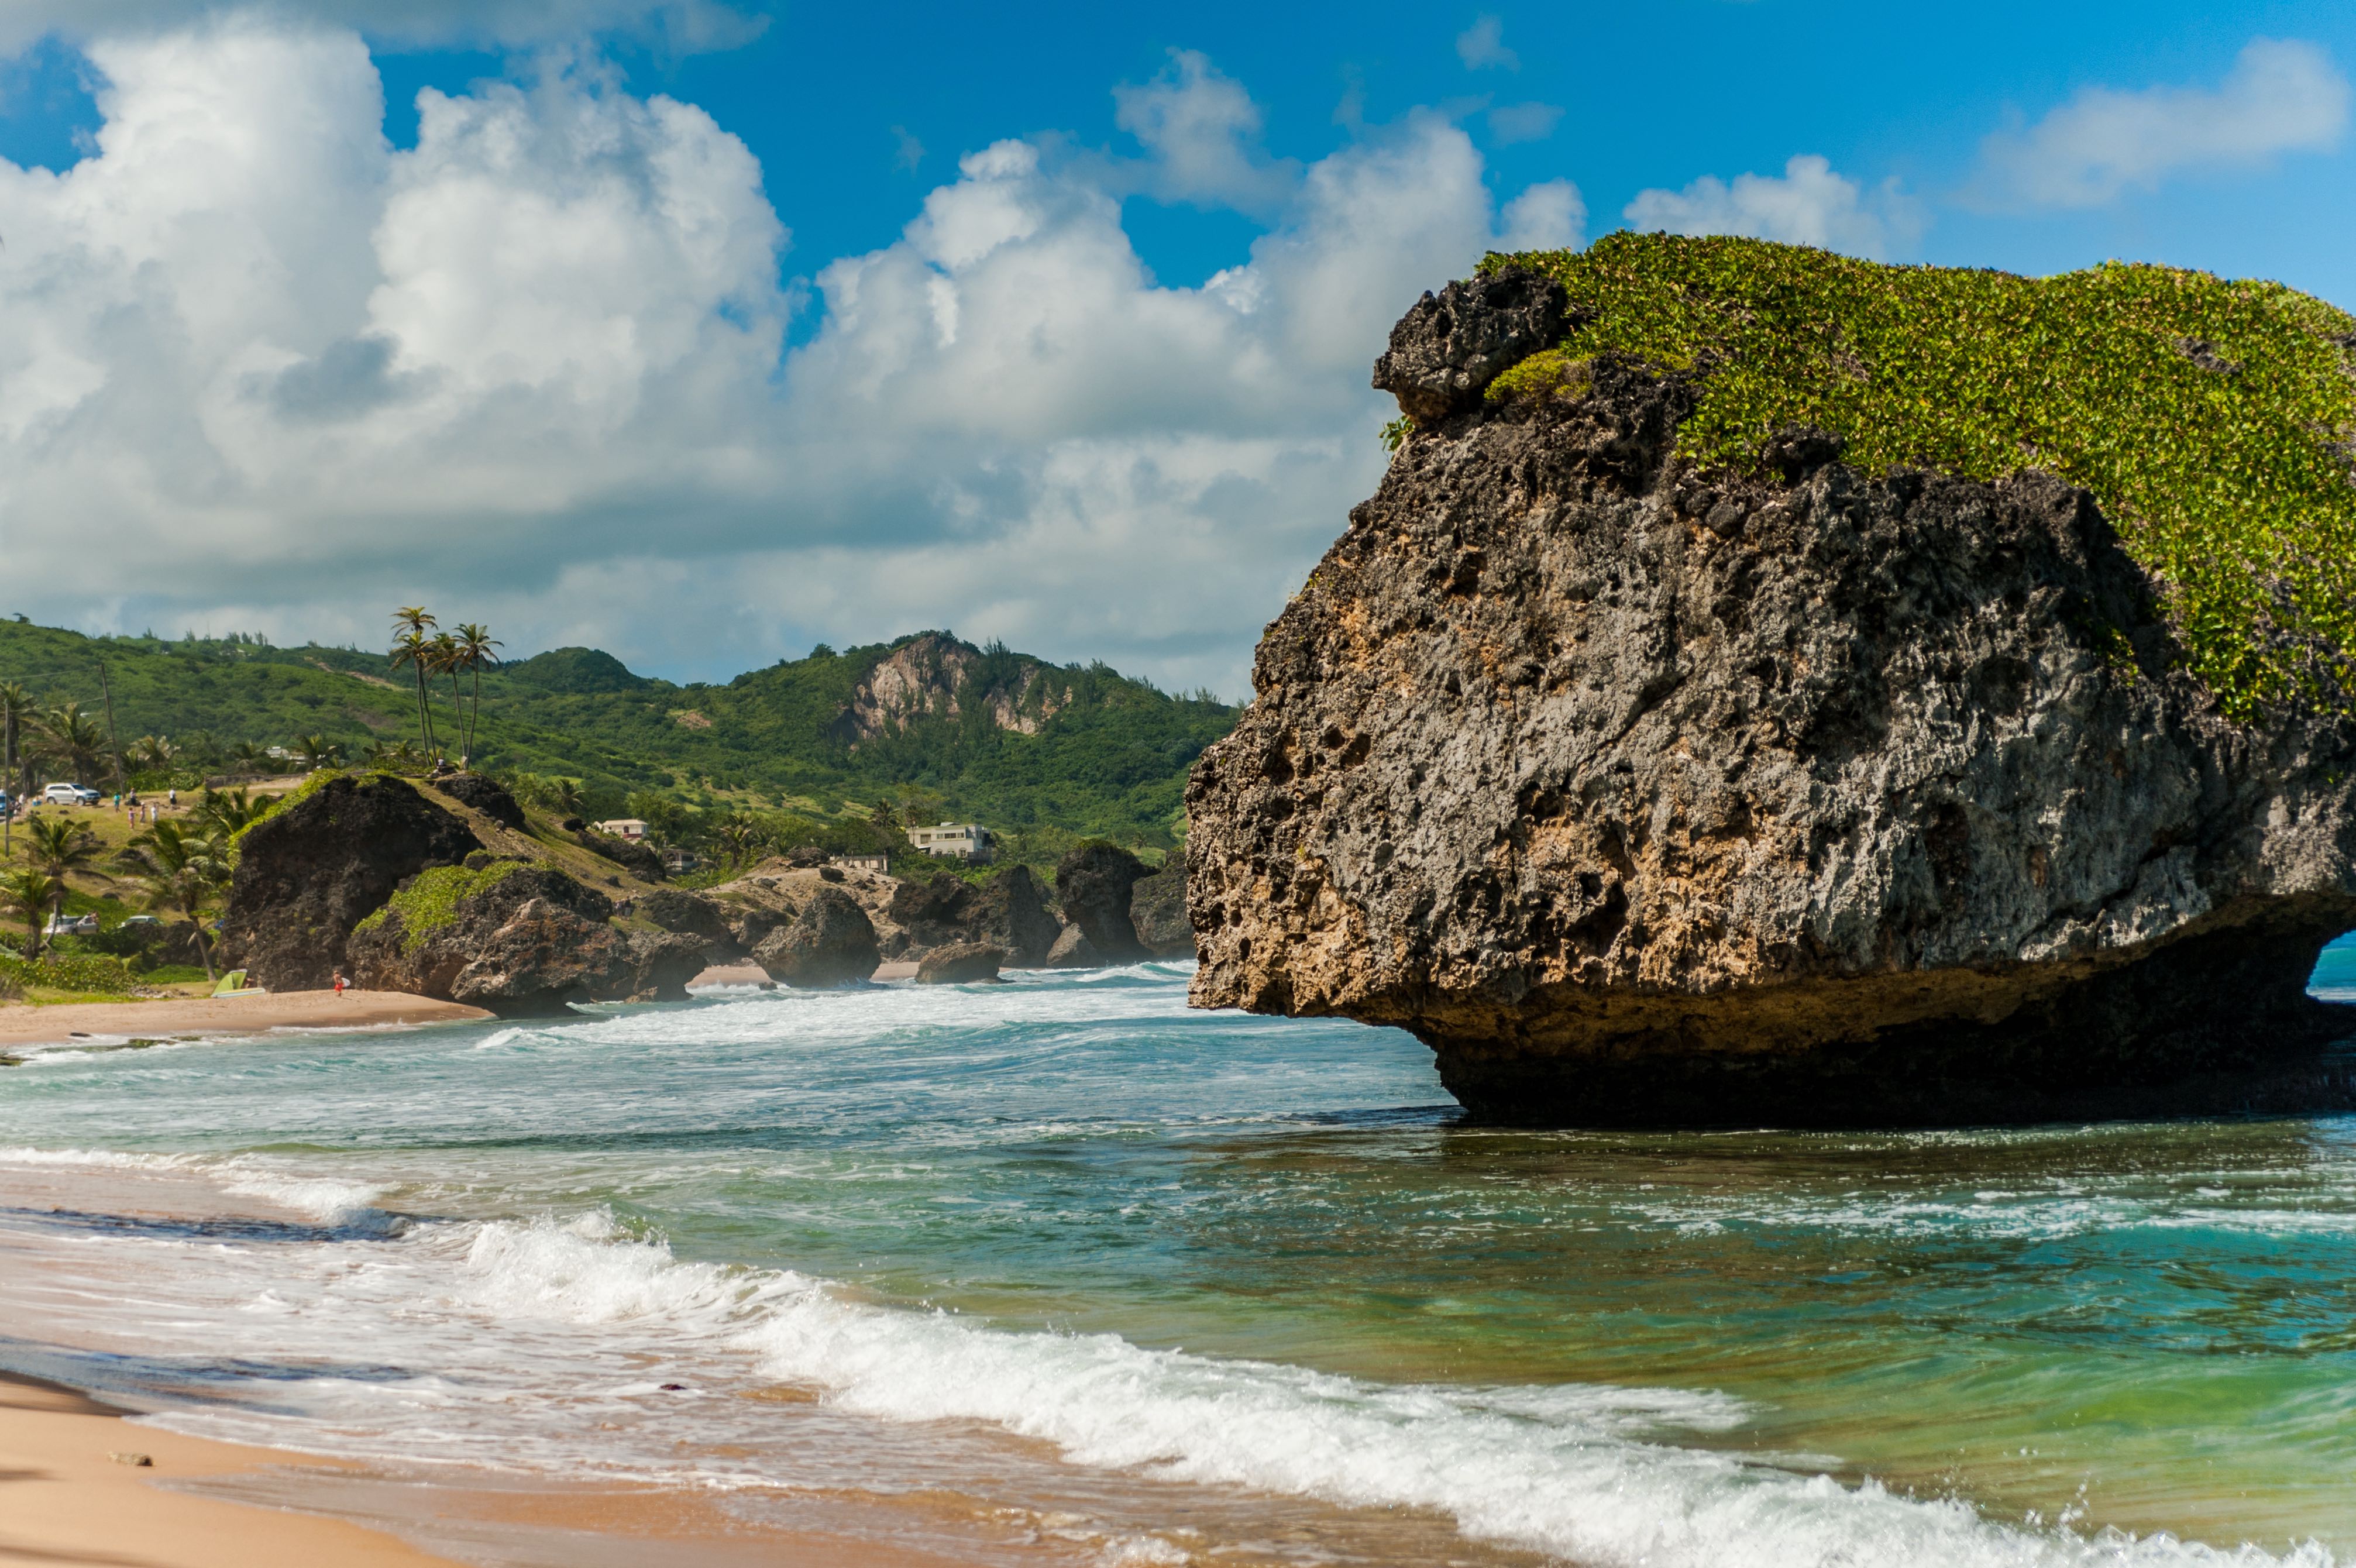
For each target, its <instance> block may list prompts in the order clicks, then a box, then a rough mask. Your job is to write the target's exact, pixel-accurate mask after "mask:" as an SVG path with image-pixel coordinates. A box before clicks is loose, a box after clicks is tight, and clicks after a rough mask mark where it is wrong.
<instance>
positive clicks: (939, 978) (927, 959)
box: [916, 942, 1006, 985]
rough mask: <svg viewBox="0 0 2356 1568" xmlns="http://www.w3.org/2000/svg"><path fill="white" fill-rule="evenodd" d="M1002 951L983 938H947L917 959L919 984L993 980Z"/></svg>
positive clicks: (969, 983)
mask: <svg viewBox="0 0 2356 1568" xmlns="http://www.w3.org/2000/svg"><path fill="white" fill-rule="evenodd" d="M1005 961H1006V951H1005V950H1004V949H1002V948H994V947H991V946H990V945H988V944H987V943H984V942H951V943H949V944H948V946H946V947H937V948H935V949H933V950H931V951H930V952H927V953H926V954H925V956H924V957H923V958H922V959H921V960H919V961H917V964H916V983H917V984H919V985H972V984H976V983H980V982H982V981H988V980H996V979H997V978H998V971H999V967H1000V966H1001V964H1003V963H1005Z"/></svg>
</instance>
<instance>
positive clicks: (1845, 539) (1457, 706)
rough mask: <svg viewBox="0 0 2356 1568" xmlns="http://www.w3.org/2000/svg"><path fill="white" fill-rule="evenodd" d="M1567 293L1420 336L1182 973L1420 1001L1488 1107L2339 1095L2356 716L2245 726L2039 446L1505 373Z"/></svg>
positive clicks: (1211, 988) (1236, 991)
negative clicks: (1761, 419) (1912, 436)
mask: <svg viewBox="0 0 2356 1568" xmlns="http://www.w3.org/2000/svg"><path fill="white" fill-rule="evenodd" d="M1546 299H1547V295H1545V291H1544V290H1543V289H1542V288H1538V287H1537V286H1536V285H1535V284H1534V283H1533V282H1532V281H1531V280H1529V279H1527V278H1526V277H1519V276H1517V275H1516V274H1510V273H1509V274H1506V275H1505V276H1504V277H1502V278H1494V279H1490V280H1483V282H1481V283H1479V284H1476V285H1451V288H1450V289H1449V290H1448V291H1447V292H1446V293H1445V294H1443V295H1440V296H1439V298H1438V299H1436V300H1434V299H1432V298H1430V296H1427V298H1426V300H1425V301H1424V302H1423V303H1421V304H1419V305H1418V306H1416V308H1415V309H1414V310H1413V311H1411V312H1410V313H1409V315H1408V318H1407V319H1406V320H1405V321H1403V322H1401V323H1400V326H1399V328H1398V332H1396V333H1395V334H1394V336H1393V339H1392V346H1391V349H1390V351H1389V352H1388V353H1387V354H1386V355H1385V356H1384V360H1383V367H1384V369H1383V370H1382V371H1379V372H1378V374H1377V384H1386V385H1389V386H1391V387H1392V388H1393V389H1394V390H1395V391H1397V392H1398V397H1399V401H1400V404H1401V406H1402V407H1403V408H1405V409H1407V410H1408V412H1409V413H1413V414H1414V415H1415V416H1416V418H1417V420H1418V421H1419V429H1418V430H1416V431H1415V432H1414V433H1412V434H1411V435H1409V436H1408V438H1407V440H1406V442H1405V444H1404V446H1402V447H1401V449H1400V450H1399V452H1398V456H1397V457H1396V458H1395V460H1394V462H1393V464H1392V466H1391V468H1390V470H1389V472H1388V474H1387V476H1386V477H1385V478H1384V480H1383V483H1382V486H1381V488H1380V490H1379V491H1378V493H1377V494H1376V496H1375V497H1374V499H1371V500H1369V501H1367V502H1365V504H1363V505H1361V506H1360V507H1358V508H1357V509H1356V510H1355V511H1353V512H1352V514H1351V517H1350V524H1349V529H1348V532H1346V533H1345V534H1344V536H1343V537H1342V539H1341V540H1340V541H1339V542H1337V543H1335V544H1334V546H1333V548H1332V550H1331V551H1329V552H1328V553H1327V554H1326V555H1325V557H1324V559H1323V561H1322V562H1320V563H1319V564H1318V566H1317V568H1316V571H1315V572H1314V574H1313V575H1312V576H1311V578H1310V580H1309V583H1308V585H1307V586H1306V587H1305V588H1303V589H1302V591H1301V594H1300V595H1299V596H1297V597H1296V598H1295V599H1294V600H1293V601H1292V602H1291V604H1290V606H1289V607H1287V608H1286V609H1285V610H1284V612H1283V613H1282V615H1281V616H1280V618H1278V619H1277V620H1276V621H1275V622H1274V623H1273V624H1272V625H1271V626H1270V627H1269V629H1268V632H1267V635H1266V637H1265V639H1263V640H1262V642H1261V644H1260V646H1259V650H1258V657H1257V661H1256V664H1255V668H1254V672H1253V680H1254V685H1255V687H1256V690H1257V693H1258V696H1257V700H1256V701H1255V702H1254V703H1253V704H1252V706H1251V707H1250V708H1249V709H1248V712H1247V713H1246V714H1245V715H1244V717H1243V719H1242V721H1241V722H1240V724H1239V725H1237V729H1236V730H1235V732H1234V733H1233V734H1232V735H1231V736H1229V737H1228V738H1226V739H1225V740H1223V741H1221V742H1219V743H1218V744H1217V745H1216V746H1213V747H1212V748H1211V749H1210V751H1209V752H1207V753H1206V754H1205V757H1203V759H1202V761H1201V763H1200V764H1199V765H1198V767H1197V768H1196V771H1195V773H1194V779H1193V780H1192V783H1191V785H1190V788H1189V791H1188V797H1187V800H1188V811H1189V816H1190V819H1191V822H1192V832H1191V834H1190V838H1189V860H1190V877H1191V884H1192V888H1191V892H1192V905H1193V908H1192V915H1193V919H1194V929H1195V931H1196V932H1197V933H1199V936H1200V940H1201V948H1202V958H1203V966H1202V968H1201V969H1200V970H1199V971H1198V972H1197V976H1196V979H1195V982H1194V1002H1195V1003H1196V1004H1198V1005H1209V1006H1241V1007H1246V1008H1249V1009H1252V1010H1254V1011H1258V1012H1269V1013H1290V1014H1297V1015H1344V1016H1348V1017H1352V1018H1357V1019H1362V1020H1365V1021H1367V1022H1370V1023H1376V1024H1388V1025H1397V1026H1401V1027H1404V1028H1406V1029H1408V1030H1410V1031H1412V1032H1413V1033H1414V1034H1416V1035H1417V1036H1419V1037H1420V1038H1421V1039H1423V1040H1424V1041H1425V1042H1427V1043H1428V1044H1430V1046H1431V1047H1433V1048H1434V1050H1435V1051H1436V1052H1437V1054H1438V1059H1439V1066H1440V1073H1441V1076H1442V1078H1443V1079H1444V1081H1445V1082H1446V1083H1447V1085H1448V1087H1449V1089H1450V1090H1451V1092H1453V1093H1454V1094H1455V1095H1456V1096H1457V1097H1458V1098H1459V1099H1460V1100H1461V1101H1463V1102H1464V1104H1465V1105H1466V1106H1468V1107H1469V1108H1471V1109H1472V1111H1473V1112H1476V1113H1479V1114H1481V1115H1483V1116H1486V1117H1491V1118H1495V1119H1502V1120H1508V1121H1517V1122H1546V1123H1557V1124H1628V1123H1641V1124H1689V1125H1709V1124H1727V1123H1745V1124H1756V1123H1762V1122H1782V1123H1787V1124H1792V1123H1817V1124H1837V1123H1863V1122H1912V1123H1937V1122H1961V1121H1974V1120H1981V1119H2014V1118H2032V1117H2041V1116H2048V1115H2082V1114H2104V1113H2110V1112H2116V1111H2133V1112H2152V1111H2163V1110H2171V1109H2176V1110H2222V1109H2233V1108H2235V1107H2237V1106H2242V1105H2249V1104H2257V1103H2262V1102H2269V1100H2268V1096H2269V1093H2270V1092H2271V1091H2269V1090H2266V1089H2265V1084H2267V1083H2268V1082H2270V1081H2272V1082H2277V1083H2279V1082H2287V1081H2290V1080H2293V1079H2297V1080H2298V1081H2302V1082H2309V1081H2311V1080H2312V1079H2313V1076H2314V1075H2313V1072H2312V1071H2311V1070H2310V1069H2312V1068H2313V1064H2314V1063H2315V1061H2316V1060H2318V1059H2319V1058H2317V1057H2316V1055H2315V1053H2316V1052H2317V1051H2318V1050H2319V1047H2320V1046H2321V1045H2322V1044H2323V1043H2324V1042H2326V1041H2328V1040H2330V1039H2332V1038H2335V1037H2338V1036H2346V1035H2351V1034H2356V1024H2351V1019H2350V1017H2349V1014H2350V1012H2351V1010H2350V1009H2345V1008H2332V1007H2327V1006H2325V1005H2323V1004H2319V1003H2317V1002H2315V1001H2313V1000H2311V999H2310V998H2308V996H2307V994H2306V993H2305V990H2304V985H2305V981H2306V977H2307V975H2308V971H2309V969H2310V967H2311V966H2312V964H2313V962H2314V960H2315V956H2316V953H2317V950H2319V947H2320V946H2321V944H2322V943H2323V942H2325V941H2326V940H2329V939H2330V938H2331V937H2333V936H2334V935H2336V934H2338V933H2339V932H2340V931H2343V930H2346V929H2350V928H2351V927H2356V811H2351V790H2356V783H2351V780H2356V729H2351V725H2349V724H2348V723H2347V722H2345V721H2342V720H2338V719H2333V718H2330V717H2328V716H2316V715H2314V714H2304V713H2301V712H2297V711H2286V712H2276V713H2272V714H2268V715H2266V716H2265V717H2263V718H2261V719H2259V720H2256V721H2253V722H2249V723H2236V722H2233V721H2231V720H2229V719H2228V718H2227V717H2225V716H2224V715H2223V714H2221V712H2220V710H2219V706H2218V703H2217V702H2216V701H2215V699H2214V698H2213V696H2212V695H2211V693H2210V692H2209V691H2208V690H2206V689H2204V688H2203V687H2202V686H2201V684H2200V683H2199V682H2197V681H2195V680H2194V679H2193V678H2192V677H2191V676H2190V674H2189V673H2188V671H2187V670H2186V667H2185V661H2184V660H2183V658H2182V656H2181V652H2180V650H2179V646H2178V642H2177V636H2178V634H2177V632H2176V630H2175V628H2173V627H2172V625H2171V622H2170V621H2169V617H2168V615H2167V614H2166V613H2165V608H2164V606H2163V604H2162V602H2161V599H2160V596H2158V593H2157V591H2156V587H2155V584H2154V582H2153V580H2152V579H2150V578H2149V577H2148V576H2147V575H2146V573H2145V572H2144V571H2143V570H2142V569H2141V568H2139V567H2138V566H2137V565H2136V563H2135V562H2134V561H2132V560H2130V559H2129V558H2128V556H2127V555H2126V553H2125V552H2124V551H2123V550H2122V548H2121V545H2120V542H2119V535H2118V534H2117V532H2115V528H2114V524H2113V522H2112V521H2111V520H2110V519H2109V518H2107V517H2106V516H2105V515H2104V511H2103V510H2102V509H2101V507H2100V506H2099V505H2098V504H2097V503H2096V501H2095V499H2094V498H2093V497H2092V496H2091V495H2090V494H2089V493H2088V492H2086V491H2084V490H2083V489H2074V488H2072V487H2071V486H2069V485H2065V484H2063V483H2061V482H2060V481H2059V480H2056V479H2054V478H2050V477H2046V476H2044V475H2041V474H2039V473H2035V472H2023V473H2019V474H2017V475H2013V476H2011V477H2008V478H2002V479H2000V480H1999V481H1998V482H1995V483H1981V482H1976V481H1971V480H1966V479H1964V478H1955V477H1953V476H1950V475H1943V474H1941V473H1938V472H1933V471H1920V470H1910V469H1905V468H1899V469H1895V470H1892V471H1887V472H1884V473H1880V474H1875V473H1869V472H1862V471H1854V470H1852V469H1851V468H1849V467H1845V466H1844V465H1843V464H1842V462H1841V461H1840V460H1839V456H1840V452H1841V449H1842V448H1841V442H1840V441H1839V439H1837V437H1834V436H1830V435H1826V434H1825V433H1823V432H1818V431H1811V430H1792V431H1788V432H1786V433H1785V434H1784V435H1783V437H1781V438H1780V439H1779V440H1777V441H1776V442H1774V443H1772V444H1771V445H1769V446H1767V447H1766V448H1765V458H1766V461H1765V462H1764V463H1763V464H1762V466H1761V467H1759V468H1757V469H1756V470H1755V471H1725V470H1717V471H1710V472H1704V471H1701V470H1699V469H1697V467H1694V466H1693V465H1691V464H1689V463H1687V461H1685V460H1683V459H1681V458H1680V457H1678V456H1676V451H1675V448H1674V444H1675V438H1676V432H1677V428H1678V424H1679V422H1680V420H1681V419H1683V418H1684V417H1685V416H1686V414H1687V413H1688V412H1689V411H1690V409H1691V408H1692V406H1693V398H1694V395H1695V392H1694V389H1695V387H1696V386H1697V384H1698V383H1699V378H1701V377H1703V376H1706V375H1707V374H1708V373H1710V367H1709V366H1708V365H1703V366H1700V367H1697V369H1695V370H1693V371H1674V370H1673V371H1662V370H1656V369H1647V368H1644V367H1642V366H1638V365H1635V364H1632V363H1629V362H1626V361H1622V360H1614V359H1612V357H1610V356H1608V355H1606V356H1599V357H1598V358H1596V359H1595V360H1593V361H1592V362H1591V363H1588V364H1585V365H1582V366H1580V367H1579V374H1578V375H1577V376H1576V377H1572V378H1566V379H1565V381H1563V382H1562V384H1561V385H1560V388H1559V390H1558V391H1555V392H1552V393H1551V394H1550V395H1547V396H1543V397H1537V398H1531V399H1521V398H1508V399H1500V400H1492V401H1485V402H1484V401H1483V400H1482V399H1481V398H1480V397H1479V396H1478V395H1477V393H1478V392H1479V386H1480V383H1481V382H1482V381H1484V380H1485V379H1486V378H1487V377H1489V376H1493V375H1494V374H1495V373H1496V372H1497V371H1498V370H1499V369H1501V368H1503V367H1504V366H1505V364H1507V363H1509V362H1510V361H1511V360H1512V358H1513V357H1514V356H1515V354H1516V353H1517V352H1527V351H1528V350H1529V349H1532V348H1537V347H1540V346H1542V344H1541V343H1540V342H1538V341H1535V340H1534V338H1533V334H1542V332H1543V330H1544V323H1545V319H1546V315H1547V304H1546ZM2270 1073H2271V1074H2274V1075H2276V1077H2275V1078H2274V1079H2268V1078H2267V1077H2266V1075H2267V1074H2270ZM2284 1075H2287V1077H2285V1076H2284ZM2302 1075H2304V1076H2302ZM2253 1086H2254V1087H2253Z"/></svg>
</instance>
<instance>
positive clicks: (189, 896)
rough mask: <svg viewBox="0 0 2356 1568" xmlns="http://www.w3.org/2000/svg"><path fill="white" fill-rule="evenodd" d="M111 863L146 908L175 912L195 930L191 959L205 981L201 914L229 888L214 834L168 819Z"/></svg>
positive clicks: (209, 963) (209, 965)
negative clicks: (143, 895)
mask: <svg viewBox="0 0 2356 1568" xmlns="http://www.w3.org/2000/svg"><path fill="white" fill-rule="evenodd" d="M115 864H116V865H119V866H121V867H122V868H123V870H125V871H127V872H129V873H130V874H131V875H133V876H134V877H135V878H137V880H138V882H139V885H140V886H143V887H145V889H146V890H147V907H148V908H151V909H176V910H177V911H178V912H179V913H180V914H181V915H183V916H185V917H187V919H188V921H189V923H190V924H192V925H194V926H195V927H196V929H197V957H198V959H199V960H201V961H203V963H204V966H205V978H206V979H207V980H211V979H214V978H216V976H215V974H214V972H213V953H212V946H211V944H210V943H209V942H207V941H206V940H205V921H204V911H205V908H206V907H207V906H208V905H209V904H210V903H211V902H212V901H213V899H214V898H215V897H217V896H218V895H219V894H220V890H221V889H222V888H223V887H226V886H229V879H230V865H229V855H228V854H227V852H226V850H225V848H224V845H223V843H222V840H221V835H220V831H219V830H218V829H216V830H215V831H213V832H209V833H198V832H189V831H188V830H187V829H186V828H184V827H183V826H182V825H181V824H180V823H178V822H174V821H172V820H171V819H170V818H169V817H166V818H165V819H164V820H163V821H161V822H157V823H155V825H154V826H153V827H150V828H149V829H148V830H147V831H146V832H143V833H141V834H139V835H138V836H137V837H136V838H134V839H133V840H132V841H131V842H130V843H127V844H125V845H124V846H123V853H122V854H120V855H118V856H116V857H115Z"/></svg>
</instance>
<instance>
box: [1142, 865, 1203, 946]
mask: <svg viewBox="0 0 2356 1568" xmlns="http://www.w3.org/2000/svg"><path fill="white" fill-rule="evenodd" d="M1129 923H1130V926H1131V927H1133V928H1134V929H1136V931H1137V940H1138V944H1139V945H1140V946H1141V947H1142V948H1144V949H1145V950H1146V952H1147V954H1148V955H1149V956H1151V957H1153V958H1193V957H1194V922H1193V921H1192V920H1190V919H1188V918H1186V856H1185V855H1184V854H1183V853H1181V854H1173V855H1172V856H1171V857H1170V859H1169V860H1168V861H1167V862H1166V863H1164V865H1162V869H1161V870H1159V871H1157V872H1155V873H1154V874H1153V875H1151V876H1147V877H1141V878H1140V879H1139V880H1138V882H1137V883H1136V884H1135V886H1131V887H1130V890H1129Z"/></svg>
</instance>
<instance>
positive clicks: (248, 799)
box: [156, 789, 270, 839]
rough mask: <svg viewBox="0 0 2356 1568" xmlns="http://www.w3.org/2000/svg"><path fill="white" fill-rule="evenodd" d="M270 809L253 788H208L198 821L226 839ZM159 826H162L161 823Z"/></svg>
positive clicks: (201, 800)
mask: <svg viewBox="0 0 2356 1568" xmlns="http://www.w3.org/2000/svg"><path fill="white" fill-rule="evenodd" d="M269 809H270V802H269V801H268V800H255V799H254V798H253V792H252V790H250V789H207V790H206V791H205V792H204V794H203V795H202V796H201V797H200V798H199V799H198V801H197V811H196V819H197V821H198V822H204V823H207V824H209V828H210V831H211V832H214V833H216V834H218V835H219V836H220V837H221V838H224V839H226V838H228V837H229V836H230V834H232V833H234V832H237V831H238V830H239V829H241V828H243V827H245V826H247V825H248V824H250V823H252V822H255V821H256V820H258V819H259V818H260V817H261V815H262V812H264V811H268V810H269ZM156 826H158V827H161V826H163V824H162V823H161V822H158V823H157V824H156Z"/></svg>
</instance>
